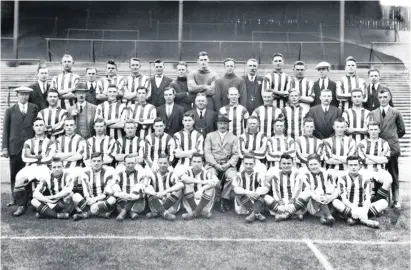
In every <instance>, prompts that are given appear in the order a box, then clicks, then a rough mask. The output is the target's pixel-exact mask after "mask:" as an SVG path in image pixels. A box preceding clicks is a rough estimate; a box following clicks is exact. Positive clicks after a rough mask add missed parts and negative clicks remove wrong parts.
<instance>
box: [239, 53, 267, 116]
mask: <svg viewBox="0 0 411 270" xmlns="http://www.w3.org/2000/svg"><path fill="white" fill-rule="evenodd" d="M257 68H258V61H257V59H254V58H250V59H248V61H247V75H244V76H243V79H244V82H245V90H246V93H247V99H246V106H245V107H246V108H247V110H248V113H249V114H250V115H251V114H252V113H253V111H254V110H255V109H256V108H258V107H259V106H261V105H263V98H262V96H261V91H262V87H263V81H264V78H263V77H261V76H258V75H257Z"/></svg>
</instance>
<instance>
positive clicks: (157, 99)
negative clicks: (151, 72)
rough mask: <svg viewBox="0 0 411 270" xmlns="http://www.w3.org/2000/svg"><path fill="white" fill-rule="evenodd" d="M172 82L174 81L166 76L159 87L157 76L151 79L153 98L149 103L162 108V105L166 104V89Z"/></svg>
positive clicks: (151, 97)
mask: <svg viewBox="0 0 411 270" xmlns="http://www.w3.org/2000/svg"><path fill="white" fill-rule="evenodd" d="M172 81H173V80H172V79H170V78H169V77H167V76H165V75H164V76H163V79H162V80H161V83H160V86H159V87H157V85H156V78H155V76H153V77H152V78H151V79H150V84H151V96H150V98H149V99H148V100H147V102H148V103H150V104H153V105H154V106H155V107H160V106H161V105H163V104H165V103H166V101H165V100H164V89H165V88H166V87H167V86H169V85H170V83H171V82H172Z"/></svg>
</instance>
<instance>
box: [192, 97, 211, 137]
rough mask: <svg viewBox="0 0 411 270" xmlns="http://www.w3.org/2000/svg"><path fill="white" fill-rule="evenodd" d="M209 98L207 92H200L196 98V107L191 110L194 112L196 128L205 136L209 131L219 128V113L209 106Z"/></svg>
mask: <svg viewBox="0 0 411 270" xmlns="http://www.w3.org/2000/svg"><path fill="white" fill-rule="evenodd" d="M207 102H208V99H207V96H206V94H205V93H198V94H197V96H196V99H195V105H196V106H195V109H193V110H191V111H189V112H191V113H193V114H194V129H195V130H197V131H198V132H200V133H201V135H203V137H204V138H205V137H206V135H207V133H210V132H213V131H215V130H216V129H217V126H216V120H217V113H216V112H215V111H212V110H211V109H209V108H207V104H208V103H207Z"/></svg>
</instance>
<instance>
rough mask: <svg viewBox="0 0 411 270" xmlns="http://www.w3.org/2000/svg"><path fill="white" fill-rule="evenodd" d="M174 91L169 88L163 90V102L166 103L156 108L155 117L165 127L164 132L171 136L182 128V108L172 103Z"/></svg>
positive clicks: (174, 95)
mask: <svg viewBox="0 0 411 270" xmlns="http://www.w3.org/2000/svg"><path fill="white" fill-rule="evenodd" d="M175 97H176V90H175V89H174V88H171V87H166V88H165V89H164V100H165V101H166V103H165V104H164V105H161V106H160V107H157V115H158V117H160V118H161V119H163V122H164V123H165V125H166V129H165V132H166V133H167V134H170V135H171V136H173V135H174V133H176V132H178V131H180V130H181V129H182V128H183V124H182V122H183V115H184V108H183V107H181V106H179V105H177V104H175V103H174V98H175Z"/></svg>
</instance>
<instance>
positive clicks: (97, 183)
mask: <svg viewBox="0 0 411 270" xmlns="http://www.w3.org/2000/svg"><path fill="white" fill-rule="evenodd" d="M82 180H83V181H82V185H83V193H84V197H85V198H89V197H90V198H94V197H97V196H99V195H101V194H104V193H105V188H106V186H107V184H108V183H109V182H110V181H112V180H113V174H112V172H110V171H108V170H106V169H104V168H102V169H101V170H99V171H94V170H93V169H92V168H90V167H86V168H84V174H83V176H82Z"/></svg>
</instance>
